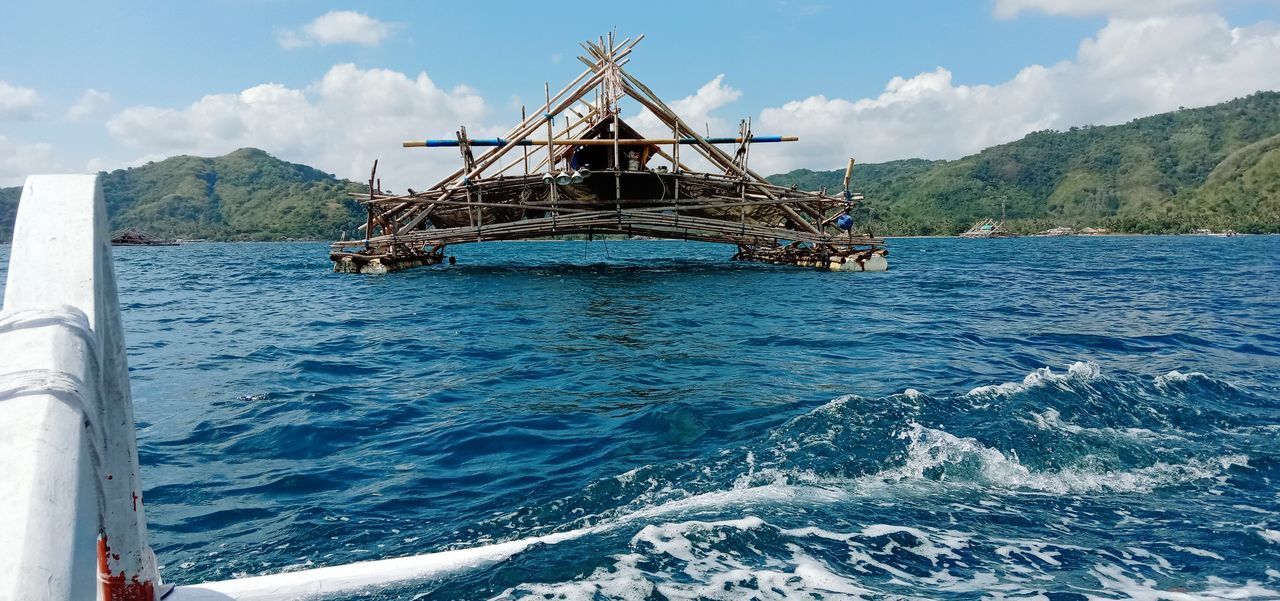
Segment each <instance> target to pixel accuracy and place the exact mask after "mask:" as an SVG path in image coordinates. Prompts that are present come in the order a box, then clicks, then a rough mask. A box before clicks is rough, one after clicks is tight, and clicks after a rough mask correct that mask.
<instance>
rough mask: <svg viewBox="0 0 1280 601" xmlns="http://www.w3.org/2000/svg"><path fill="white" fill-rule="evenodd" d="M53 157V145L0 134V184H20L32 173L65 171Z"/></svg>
mask: <svg viewBox="0 0 1280 601" xmlns="http://www.w3.org/2000/svg"><path fill="white" fill-rule="evenodd" d="M65 170H66V169H64V168H63V167H62V166H61V165H59V164H58V163H57V162H56V161H55V160H54V157H53V146H52V145H50V144H46V143H43V142H38V143H24V142H20V141H18V140H11V139H9V138H7V137H5V136H4V135H3V134H0V186H20V185H22V182H23V181H26V179H27V176H28V175H31V174H33V173H56V172H62V171H65Z"/></svg>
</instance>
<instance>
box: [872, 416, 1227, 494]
mask: <svg viewBox="0 0 1280 601" xmlns="http://www.w3.org/2000/svg"><path fill="white" fill-rule="evenodd" d="M902 436H903V437H904V438H908V439H910V445H909V446H908V448H907V459H906V461H905V462H904V464H903V465H902V466H901V467H898V468H894V469H891V470H887V471H885V472H882V473H881V474H880V475H879V477H881V478H883V479H887V480H908V479H924V478H930V476H933V477H932V478H931V479H942V480H946V479H947V478H948V475H947V472H946V471H945V468H948V467H951V468H955V469H960V468H964V469H965V470H966V471H971V472H975V473H971V474H970V473H966V474H965V476H967V477H969V478H973V477H977V478H978V479H980V480H981V481H982V483H984V484H988V485H994V486H1000V487H1005V488H1015V489H1017V488H1021V489H1030V490H1035V491H1041V492H1049V493H1055V494H1069V493H1083V492H1094V491H1112V492H1149V491H1151V490H1154V489H1157V488H1161V487H1165V486H1174V485H1179V484H1185V483H1187V482H1193V481H1196V480H1201V479H1204V478H1211V477H1214V476H1217V475H1218V474H1220V473H1221V472H1222V471H1223V470H1225V469H1228V468H1230V467H1232V466H1247V465H1248V461H1249V458H1248V457H1247V456H1245V455H1223V456H1220V457H1213V458H1209V459H1193V460H1191V461H1188V462H1187V463H1163V462H1157V463H1155V464H1152V465H1150V466H1146V467H1141V468H1135V469H1129V470H1091V469H1086V468H1072V469H1064V470H1059V471H1053V472H1038V471H1034V470H1031V469H1029V468H1027V467H1026V466H1024V465H1023V464H1022V463H1020V462H1019V461H1018V457H1017V455H1016V454H1011V455H1005V454H1004V453H1003V452H1001V451H999V450H997V449H993V448H991V447H988V446H985V445H983V444H982V443H980V442H978V441H977V440H975V439H973V438H960V437H958V436H954V435H952V434H950V433H948V432H945V431H942V430H935V429H932V428H925V427H923V426H921V425H919V424H916V423H912V424H910V428H909V429H908V430H906V431H905V432H903V434H902ZM940 468H942V471H941V472H940V473H941V475H937V474H938V473H939V470H940Z"/></svg>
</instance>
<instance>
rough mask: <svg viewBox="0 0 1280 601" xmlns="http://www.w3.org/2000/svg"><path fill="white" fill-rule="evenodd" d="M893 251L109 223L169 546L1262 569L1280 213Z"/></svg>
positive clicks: (867, 568) (320, 555) (1001, 584)
mask: <svg viewBox="0 0 1280 601" xmlns="http://www.w3.org/2000/svg"><path fill="white" fill-rule="evenodd" d="M890 247H891V254H890V257H889V259H890V264H891V271H889V272H887V273H883V274H839V273H828V272H820V271H811V270H803V269H796V268H787V267H775V266H768V265H756V264H741V263H731V262H729V261H728V257H729V256H730V255H731V254H732V250H731V249H728V248H725V247H719V246H714V245H701V244H692V243H681V242H639V241H629V242H601V241H596V242H592V243H586V242H531V243H488V244H482V245H474V246H462V247H457V248H456V249H452V251H453V253H454V254H456V255H457V257H458V260H459V261H458V264H457V265H455V266H437V267H430V268H423V269H418V270H412V271H407V272H401V273H397V274H391V275H387V276H353V275H341V274H333V273H330V272H329V271H328V269H329V264H328V262H327V261H326V256H325V251H326V249H325V246H324V245H322V244H314V243H298V244H190V245H185V246H180V247H174V248H118V249H116V250H115V252H116V266H117V275H118V278H119V283H120V295H121V304H122V307H123V311H124V318H125V324H126V328H127V336H128V345H129V350H130V366H131V373H132V382H133V391H134V399H135V412H136V414H137V418H138V420H139V421H140V422H141V423H140V424H139V441H140V455H141V460H142V464H143V482H144V486H145V494H144V498H145V500H146V504H147V505H146V510H147V516H148V519H149V523H150V527H151V537H152V542H153V546H154V547H155V550H156V552H157V554H158V556H159V559H160V561H161V563H162V564H164V568H163V574H164V575H165V577H166V579H167V580H169V581H171V582H178V583H194V582H199V581H204V580H210V579H225V578H232V577H237V576H244V575H255V574H262V573H275V572H280V571H285V570H294V569H300V568H305V567H318V566H324V565H336V564H341V563H349V562H352V561H360V560H368V559H378V558H386V557H396V556H403V555H410V554H418V553H428V552H433V551H440V550H447V549H455V548H464V547H471V546H476V545H481V544H487V543H493V542H501V541H510V540H521V539H526V538H529V537H533V536H539V535H544V534H549V533H556V532H573V531H577V530H579V529H582V528H591V529H590V530H589V532H588V533H587V534H584V535H582V536H578V537H575V538H573V539H571V540H567V541H564V542H559V543H556V544H539V545H535V546H533V547H531V548H529V549H526V550H525V551H523V552H520V553H517V554H515V555H513V556H511V557H509V558H506V559H504V560H502V561H500V562H498V563H497V564H494V565H489V566H484V567H480V568H477V569H473V570H468V571H464V572H462V573H459V574H455V575H453V576H450V577H448V578H445V579H441V580H436V581H430V582H422V583H414V584H411V585H405V586H397V587H394V588H391V589H383V590H375V591H367V592H364V593H361V594H360V595H357V596H356V597H358V598H385V599H457V598H468V599H470V598H503V599H506V598H569V599H601V598H628V599H684V598H723V599H735V600H736V599H751V598H760V599H776V598H828V599H837V598H899V597H904V596H906V597H927V598H956V599H970V598H981V597H1007V598H1035V597H1038V598H1049V599H1077V598H1085V597H1092V598H1144V599H1152V598H1170V599H1184V598H1237V597H1240V596H1246V595H1253V596H1257V597H1280V514H1278V513H1277V511H1280V237H1238V238H1203V237H1132V238H1128V237H1114V238H1111V237H1109V238H1068V239H1011V240H985V241H977V240H955V239H915V240H894V241H892V242H891V245H890ZM0 259H4V260H5V261H6V262H7V249H0Z"/></svg>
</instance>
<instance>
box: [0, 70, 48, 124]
mask: <svg viewBox="0 0 1280 601" xmlns="http://www.w3.org/2000/svg"><path fill="white" fill-rule="evenodd" d="M39 105H40V95H39V94H36V91H35V90H33V89H31V88H24V87H21V86H15V85H13V84H10V83H9V82H7V81H4V80H0V120H7V121H26V120H29V119H31V118H33V117H35V115H36V107H38V106H39Z"/></svg>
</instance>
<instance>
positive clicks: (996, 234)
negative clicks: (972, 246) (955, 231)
mask: <svg viewBox="0 0 1280 601" xmlns="http://www.w3.org/2000/svg"><path fill="white" fill-rule="evenodd" d="M960 237H961V238H1017V237H1018V234H1015V233H1012V232H1009V231H1007V230H1005V229H1004V222H1003V221H996V220H994V219H984V220H982V221H979V222H977V223H975V224H973V227H971V228H969V229H967V230H965V231H964V233H962V234H960Z"/></svg>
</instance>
